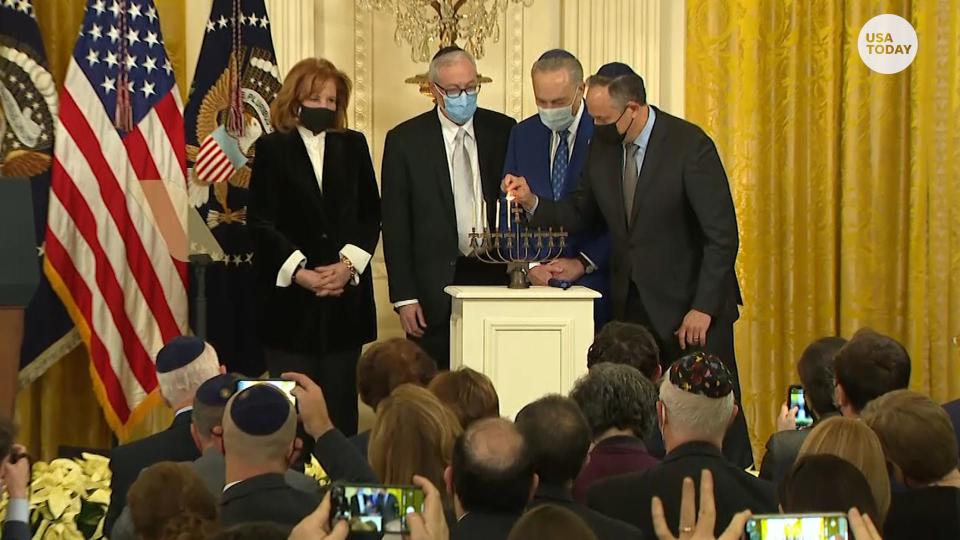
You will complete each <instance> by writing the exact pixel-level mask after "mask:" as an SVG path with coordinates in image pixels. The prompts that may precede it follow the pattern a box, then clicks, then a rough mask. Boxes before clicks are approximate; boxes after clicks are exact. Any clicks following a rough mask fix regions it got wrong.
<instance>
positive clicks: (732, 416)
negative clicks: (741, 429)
mask: <svg viewBox="0 0 960 540" xmlns="http://www.w3.org/2000/svg"><path fill="white" fill-rule="evenodd" d="M738 414H740V406H739V405H737V404H736V403H734V404H733V412H732V413H731V414H730V420H727V429H729V428H730V426H732V425H733V421H734V420H736V419H737V415H738Z"/></svg>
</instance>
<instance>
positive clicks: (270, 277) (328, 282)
mask: <svg viewBox="0 0 960 540" xmlns="http://www.w3.org/2000/svg"><path fill="white" fill-rule="evenodd" d="M350 86H351V85H350V79H349V78H348V77H347V75H346V74H345V73H343V72H342V71H340V70H338V69H337V68H336V67H335V66H334V65H333V64H332V63H330V62H329V61H327V60H323V59H320V58H308V59H305V60H301V61H300V62H298V63H297V64H296V65H295V66H294V67H293V69H291V70H290V73H289V74H287V77H286V79H285V80H284V82H283V87H282V88H281V89H280V92H279V93H278V94H277V97H276V99H275V100H274V102H273V104H272V105H271V107H270V113H271V120H272V123H273V127H274V131H273V133H270V134H268V135H264V136H263V137H261V138H260V139H259V140H258V141H257V146H256V157H255V160H254V165H253V175H252V177H251V180H250V193H251V200H250V204H249V223H250V229H251V232H252V234H253V239H254V249H255V254H254V268H255V270H256V274H257V300H258V331H259V333H260V337H261V340H262V342H263V346H264V351H265V357H266V361H267V368H268V369H269V370H270V374H271V376H274V377H278V376H279V375H280V374H281V373H283V372H286V371H296V372H300V373H304V374H306V375H308V376H309V377H310V378H311V379H313V380H314V381H316V382H317V384H319V385H320V386H321V388H323V392H324V394H325V396H326V401H327V406H328V408H329V412H330V417H331V419H332V420H333V423H334V425H335V426H336V427H337V428H339V429H340V430H341V431H343V432H344V433H345V434H346V435H348V436H349V435H352V434H354V433H356V431H357V383H356V366H357V359H358V358H359V356H360V349H361V347H362V346H363V344H365V343H368V342H371V341H373V340H375V339H376V337H377V318H376V307H375V305H374V296H373V280H372V278H371V274H372V270H371V269H370V259H371V257H372V255H373V253H374V251H375V250H376V247H377V242H378V241H379V238H380V195H379V193H378V191H377V180H376V176H375V175H374V172H373V163H372V162H371V160H370V150H369V148H368V147H367V141H366V139H365V138H364V136H363V134H361V133H359V132H356V131H352V130H349V129H346V123H347V122H346V116H347V103H348V102H349V100H350Z"/></svg>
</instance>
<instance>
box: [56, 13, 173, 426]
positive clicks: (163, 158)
mask: <svg viewBox="0 0 960 540" xmlns="http://www.w3.org/2000/svg"><path fill="white" fill-rule="evenodd" d="M185 163H186V161H185V143H184V126H183V105H182V104H181V102H180V97H179V94H178V91H177V85H176V81H175V80H174V75H173V67H172V66H171V64H170V60H169V58H168V57H167V54H166V50H165V49H164V45H163V37H162V35H161V32H160V21H159V19H158V17H157V10H156V7H155V6H154V3H153V1H152V0H114V1H107V0H90V1H88V3H87V7H86V12H85V15H84V19H83V27H82V30H81V33H80V37H79V38H78V40H77V45H76V48H75V49H74V52H73V57H72V58H71V60H70V65H69V67H68V68H67V75H66V80H65V81H64V84H63V90H62V91H61V94H60V114H59V120H58V122H57V125H56V135H55V143H54V159H53V166H52V180H51V188H50V189H51V194H50V208H49V214H48V218H47V233H46V239H45V241H46V244H45V245H46V255H47V259H46V261H47V262H46V264H45V267H44V270H45V272H46V274H47V276H48V277H49V278H50V281H51V283H53V284H54V288H55V289H56V290H57V293H58V294H59V295H60V297H61V299H62V300H63V301H64V304H65V305H66V306H67V310H68V311H69V312H70V316H71V318H72V319H73V321H74V323H75V324H76V325H77V328H78V329H79V331H80V334H81V336H82V338H83V340H84V342H85V344H86V346H87V350H88V351H89V353H90V358H91V361H92V364H91V374H92V376H93V382H94V389H95V391H96V393H97V396H98V398H99V399H100V403H101V405H102V406H103V408H104V412H105V415H106V418H107V421H108V423H109V424H110V425H111V427H112V428H113V429H114V431H115V432H116V433H117V434H118V436H119V437H120V438H121V439H124V438H125V437H126V435H127V431H128V428H129V427H130V425H131V424H133V423H134V422H136V421H137V420H138V419H139V417H140V416H142V414H143V413H144V412H145V411H146V409H147V405H148V404H149V403H150V402H151V401H152V399H151V397H152V398H153V399H156V396H157V392H155V391H154V390H155V389H156V387H157V378H156V369H155V366H154V360H155V358H156V353H157V351H158V350H159V349H160V347H162V346H163V344H164V343H166V342H167V341H169V340H170V339H172V338H173V337H175V336H178V335H180V334H182V333H184V332H185V331H186V330H187V324H188V323H187V319H188V313H187V311H188V308H187V262H186V261H187V246H188V243H187V236H186V223H187V208H188V206H187V205H188V202H187V194H186V168H185Z"/></svg>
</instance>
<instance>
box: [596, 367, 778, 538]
mask: <svg viewBox="0 0 960 540" xmlns="http://www.w3.org/2000/svg"><path fill="white" fill-rule="evenodd" d="M737 412H738V411H737V405H736V404H735V402H734V398H733V375H732V374H731V373H730V372H729V371H728V370H727V368H726V367H725V365H724V363H723V362H722V361H721V360H720V359H719V358H717V357H716V356H712V355H705V354H703V353H694V354H690V355H687V356H683V357H681V358H680V359H679V360H677V361H676V362H675V363H674V364H673V366H671V367H670V370H669V371H668V372H667V373H666V374H665V375H664V377H663V381H662V382H661V384H660V401H659V402H658V403H657V416H658V421H659V423H660V431H661V432H662V433H663V440H664V443H665V444H666V447H667V455H666V457H665V458H664V459H663V461H661V462H660V464H659V465H657V466H655V467H653V468H651V469H648V470H646V471H643V472H640V473H630V474H626V475H623V476H615V477H613V478H608V479H605V480H601V481H599V482H597V483H595V484H594V485H593V486H592V487H591V488H590V489H589V490H588V491H587V504H588V505H589V506H590V507H591V508H593V509H595V510H598V511H600V512H602V513H604V514H606V515H608V516H610V517H613V518H617V519H621V520H623V521H626V522H627V523H631V524H633V525H636V526H637V527H639V528H640V531H641V532H642V533H643V534H644V536H645V537H647V538H654V537H655V534H654V530H653V521H652V517H651V514H650V503H649V501H650V499H651V498H652V497H653V496H654V495H656V496H658V497H660V499H661V500H662V501H663V505H664V507H665V512H666V518H667V523H668V524H669V525H670V527H671V529H672V530H673V534H674V535H676V534H677V530H676V526H677V523H678V519H679V515H680V497H681V488H682V487H683V479H684V478H687V477H690V478H693V479H694V482H699V479H700V471H701V470H703V469H709V470H710V472H711V473H712V474H713V480H714V489H715V491H716V494H717V497H716V498H717V509H716V512H717V520H716V527H715V531H714V534H715V535H716V536H719V535H720V534H721V533H722V532H723V530H724V528H725V527H726V526H727V524H728V523H729V522H730V520H731V519H732V518H733V516H734V515H735V514H736V513H737V512H740V511H741V510H745V509H750V510H752V511H753V512H754V513H755V514H764V513H776V512H777V501H776V495H775V493H774V487H773V484H771V483H770V482H767V481H765V480H760V479H758V478H755V477H754V476H753V475H751V474H750V473H747V472H745V471H743V470H742V469H740V468H739V467H737V466H736V465H734V464H732V463H730V462H729V461H728V460H727V459H725V458H724V457H723V454H722V453H721V452H720V446H721V445H722V444H723V436H724V433H725V432H726V430H727V426H729V425H730V423H731V422H732V421H733V418H734V416H736V414H737Z"/></svg>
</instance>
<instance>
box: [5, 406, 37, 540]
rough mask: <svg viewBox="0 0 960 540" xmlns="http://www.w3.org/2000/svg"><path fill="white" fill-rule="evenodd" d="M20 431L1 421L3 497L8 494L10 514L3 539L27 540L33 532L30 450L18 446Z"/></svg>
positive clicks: (9, 422) (8, 510)
mask: <svg viewBox="0 0 960 540" xmlns="http://www.w3.org/2000/svg"><path fill="white" fill-rule="evenodd" d="M16 436H17V430H16V427H15V426H14V425H13V422H11V421H10V420H8V419H6V418H0V495H2V494H3V490H6V493H7V497H8V500H7V515H6V516H5V518H4V522H3V529H2V531H0V538H3V539H4V540H27V539H28V538H31V537H32V536H33V533H32V532H31V531H30V500H29V496H30V459H29V458H28V457H27V449H26V448H24V447H23V446H21V445H19V444H14V441H15V440H16Z"/></svg>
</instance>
